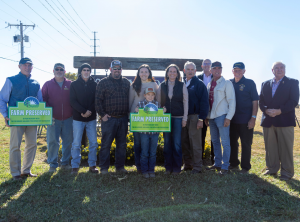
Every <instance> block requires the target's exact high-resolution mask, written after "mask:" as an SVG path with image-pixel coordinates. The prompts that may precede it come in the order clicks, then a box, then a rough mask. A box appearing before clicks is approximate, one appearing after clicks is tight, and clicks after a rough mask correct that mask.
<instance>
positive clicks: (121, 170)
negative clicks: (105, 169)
mask: <svg viewBox="0 0 300 222" xmlns="http://www.w3.org/2000/svg"><path fill="white" fill-rule="evenodd" d="M116 172H117V173H128V171H127V170H126V169H124V168H122V169H119V170H116Z"/></svg>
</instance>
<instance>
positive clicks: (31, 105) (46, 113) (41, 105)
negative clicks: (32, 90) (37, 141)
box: [8, 97, 52, 126]
mask: <svg viewBox="0 0 300 222" xmlns="http://www.w3.org/2000/svg"><path fill="white" fill-rule="evenodd" d="M8 118H9V119H10V120H9V122H8V124H9V125H10V126H38V125H52V107H46V103H45V102H39V101H38V100H37V99H36V98H35V97H27V98H26V99H25V100H24V102H17V106H16V107H13V106H9V107H8Z"/></svg>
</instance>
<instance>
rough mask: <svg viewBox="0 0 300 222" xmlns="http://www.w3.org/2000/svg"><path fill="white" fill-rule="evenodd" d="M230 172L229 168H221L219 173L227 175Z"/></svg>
mask: <svg viewBox="0 0 300 222" xmlns="http://www.w3.org/2000/svg"><path fill="white" fill-rule="evenodd" d="M228 173H229V170H224V169H222V170H220V172H219V175H222V176H224V175H227V174H228Z"/></svg>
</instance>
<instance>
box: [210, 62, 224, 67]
mask: <svg viewBox="0 0 300 222" xmlns="http://www.w3.org/2000/svg"><path fill="white" fill-rule="evenodd" d="M216 67H220V68H222V64H221V63H220V62H218V61H217V62H213V63H212V64H211V68H212V69H213V68H216Z"/></svg>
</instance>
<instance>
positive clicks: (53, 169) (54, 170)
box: [48, 167, 56, 173]
mask: <svg viewBox="0 0 300 222" xmlns="http://www.w3.org/2000/svg"><path fill="white" fill-rule="evenodd" d="M48 172H49V173H54V172H56V168H55V167H50V169H49V171H48Z"/></svg>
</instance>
